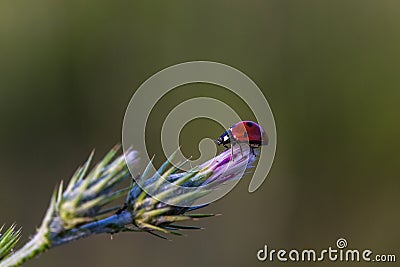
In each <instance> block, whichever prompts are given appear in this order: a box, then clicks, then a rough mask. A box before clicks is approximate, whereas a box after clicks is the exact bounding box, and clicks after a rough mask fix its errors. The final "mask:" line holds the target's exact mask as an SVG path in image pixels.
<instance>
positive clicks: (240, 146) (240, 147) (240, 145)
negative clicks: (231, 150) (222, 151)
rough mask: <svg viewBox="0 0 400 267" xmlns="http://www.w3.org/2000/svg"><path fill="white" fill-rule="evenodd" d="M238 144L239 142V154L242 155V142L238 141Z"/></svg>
mask: <svg viewBox="0 0 400 267" xmlns="http://www.w3.org/2000/svg"><path fill="white" fill-rule="evenodd" d="M238 144H239V149H240V155H241V156H242V157H243V152H242V144H241V143H238Z"/></svg>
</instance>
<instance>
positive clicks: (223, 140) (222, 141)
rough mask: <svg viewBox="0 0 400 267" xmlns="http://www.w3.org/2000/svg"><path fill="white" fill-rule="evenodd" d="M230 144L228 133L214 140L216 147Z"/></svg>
mask: <svg viewBox="0 0 400 267" xmlns="http://www.w3.org/2000/svg"><path fill="white" fill-rule="evenodd" d="M230 142H231V140H230V138H229V133H228V131H226V132H224V133H223V134H221V136H220V137H218V139H217V140H216V143H217V145H226V144H229V143H230Z"/></svg>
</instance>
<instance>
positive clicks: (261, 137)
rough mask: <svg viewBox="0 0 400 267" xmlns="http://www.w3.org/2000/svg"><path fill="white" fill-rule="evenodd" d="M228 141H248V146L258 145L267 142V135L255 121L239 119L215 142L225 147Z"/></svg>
mask: <svg viewBox="0 0 400 267" xmlns="http://www.w3.org/2000/svg"><path fill="white" fill-rule="evenodd" d="M229 143H248V144H249V145H250V147H259V146H263V145H267V144H268V136H267V134H266V132H265V131H264V129H263V128H262V127H261V126H260V125H258V124H257V123H255V122H253V121H240V122H238V123H236V124H234V125H232V127H230V128H229V129H228V130H227V131H226V132H224V133H223V134H222V135H221V136H220V137H219V138H218V139H217V144H218V145H223V146H224V147H226V148H228V147H227V146H226V145H227V144H229Z"/></svg>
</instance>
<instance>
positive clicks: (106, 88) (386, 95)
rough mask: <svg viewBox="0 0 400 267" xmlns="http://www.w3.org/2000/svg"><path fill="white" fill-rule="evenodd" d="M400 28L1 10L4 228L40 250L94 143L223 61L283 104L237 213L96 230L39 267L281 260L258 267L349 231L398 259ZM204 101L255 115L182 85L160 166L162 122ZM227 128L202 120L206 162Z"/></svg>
mask: <svg viewBox="0 0 400 267" xmlns="http://www.w3.org/2000/svg"><path fill="white" fill-rule="evenodd" d="M399 25H400V2H399V1H395V0H394V1H389V0H388V1H386V0H382V1H375V0H359V1H355V0H351V1H349V0H332V1H318V0H313V1H282V0H275V1H251V2H246V1H208V0H207V1H163V2H161V1H159V2H157V3H156V2H153V1H121V0H117V1H76V0H69V1H49V0H38V1H27V0H21V1H12V0H2V1H1V2H0V125H1V126H0V151H1V153H0V173H1V175H0V223H7V224H10V223H12V222H17V223H18V225H21V226H23V239H22V243H23V242H24V241H26V240H28V238H29V236H30V235H31V234H33V233H34V231H35V228H36V227H37V226H38V225H39V224H40V221H41V219H42V216H43V214H44V212H45V209H46V207H47V204H48V202H49V198H50V194H51V193H52V190H53V188H54V186H55V185H56V184H57V183H58V182H59V181H60V180H61V179H68V178H69V177H70V176H71V175H72V173H73V171H74V170H75V168H76V167H77V166H78V165H79V164H80V163H81V162H83V161H84V159H85V158H86V157H87V155H88V154H89V152H90V150H91V149H92V148H96V152H97V156H96V159H99V158H100V157H101V156H102V155H103V154H104V153H105V152H106V151H107V150H108V149H110V148H111V147H112V146H113V145H114V144H116V143H119V142H121V128H122V120H123V115H124V112H125V108H126V106H127V104H128V102H129V99H130V97H131V96H132V95H133V93H134V92H135V90H136V88H138V86H139V85H140V84H141V83H142V82H143V81H145V80H146V79H147V78H148V77H149V76H151V75H152V74H154V73H155V72H157V71H159V70H161V69H163V68H165V67H167V66H170V65H173V64H176V63H181V62H185V61H190V60H211V61H218V62H221V63H225V64H228V65H231V66H233V67H235V68H238V69H240V70H241V71H243V72H244V73H246V74H247V75H248V76H250V77H251V78H252V79H253V80H254V81H255V82H256V83H257V84H258V85H259V87H260V88H261V89H262V90H263V92H264V94H265V96H266V97H267V99H268V100H269V103H270V105H271V108H272V109H273V112H274V115H275V118H276V124H277V130H278V147H277V153H276V159H275V163H274V165H273V168H272V170H271V172H270V174H269V176H268V179H267V181H266V182H265V183H264V184H263V186H262V187H261V188H260V189H259V190H258V191H256V192H255V193H253V194H249V193H248V192H247V186H248V181H249V180H248V179H250V177H247V178H246V179H245V180H244V181H242V182H241V183H240V184H239V186H237V187H236V188H235V189H234V190H233V191H232V192H231V193H230V194H228V195H227V196H226V197H224V198H223V199H221V200H219V201H218V202H216V203H214V204H213V205H211V206H210V207H208V208H207V210H208V211H210V212H216V213H222V214H223V216H219V217H216V218H211V219H206V220H201V221H199V222H198V224H199V225H201V226H203V227H205V228H206V229H205V230H203V231H194V232H189V233H188V236H187V237H173V241H172V242H168V241H163V240H161V239H158V238H155V237H153V236H150V235H147V234H144V233H143V234H142V233H137V234H120V235H116V236H114V239H113V240H110V237H109V236H106V235H103V236H96V237H91V238H89V239H86V240H82V241H79V242H76V243H72V244H68V245H65V246H63V247H59V248H56V249H54V250H51V251H49V252H47V253H46V254H44V255H42V256H40V258H39V259H35V260H32V261H30V262H28V263H26V265H25V266H60V267H61V266H139V265H140V266H189V265H190V266H262V265H266V264H268V265H270V266H272V265H275V264H277V263H276V262H275V263H260V262H258V261H257V259H256V252H257V251H258V250H259V249H260V248H262V246H263V245H264V244H267V245H269V246H270V247H273V248H285V249H291V248H299V249H302V248H315V249H323V248H326V247H328V246H335V242H336V240H337V239H338V238H339V237H345V238H346V239H347V241H348V242H349V246H350V247H352V248H359V249H364V248H369V249H371V250H373V251H375V252H377V253H379V252H380V253H392V254H396V255H397V258H399V257H400V241H399V240H400V228H399V225H400V214H399V208H398V206H399V203H400V194H399V193H400V191H399V190H400V180H399V177H400V175H399V162H400V152H399V151H400V139H399V137H400V125H399V114H400V90H399V88H400V75H399V69H400V49H399V47H400V30H399ZM195 96H209V97H215V98H217V99H220V100H222V101H224V102H226V103H227V104H229V105H230V106H232V107H234V108H236V110H237V112H238V113H239V114H241V115H242V116H243V117H244V118H252V117H251V116H252V115H251V110H250V108H249V107H247V106H246V105H245V104H244V103H243V102H242V101H241V100H240V99H238V98H237V97H236V96H235V95H233V94H231V93H229V92H228V91H226V90H224V89H221V88H219V89H218V88H217V89H216V88H215V87H212V86H211V85H190V86H185V87H182V88H178V89H176V90H175V91H173V92H171V93H170V94H168V95H167V96H166V97H165V98H164V99H162V101H160V103H159V104H158V105H157V106H156V110H155V112H154V114H152V117H151V120H150V123H149V128H148V139H149V141H148V143H147V144H148V148H149V150H150V151H151V152H152V153H155V154H156V155H157V158H156V159H157V160H156V163H157V164H159V163H160V162H162V160H163V155H162V150H161V147H160V129H161V125H162V119H163V117H164V116H166V114H167V113H168V111H169V110H171V109H172V108H173V107H174V106H175V105H177V104H179V103H180V102H182V101H184V100H186V99H190V98H192V97H195ZM222 131H223V129H222V128H221V127H220V126H219V125H218V124H216V123H214V122H211V121H207V120H196V121H193V122H191V123H189V124H187V126H186V127H185V128H184V129H183V131H182V134H181V136H180V140H181V144H182V149H183V151H184V152H185V154H186V155H193V156H194V157H196V156H198V155H199V151H198V149H197V144H198V142H199V141H200V140H201V139H202V138H204V137H216V136H218V135H219V134H220V133H221V132H222ZM261 164H262V163H261ZM398 260H399V259H398ZM277 265H282V266H285V265H287V266H290V265H291V264H290V263H280V264H277ZM296 265H297V266H308V265H309V264H308V263H296ZM315 265H318V264H315ZM339 265H342V264H341V263H330V262H328V261H325V262H323V263H320V264H319V265H318V266H339ZM354 265H356V264H354ZM362 265H368V266H372V265H371V264H366V263H359V266H362ZM382 265H387V266H394V265H395V264H388V263H386V264H382Z"/></svg>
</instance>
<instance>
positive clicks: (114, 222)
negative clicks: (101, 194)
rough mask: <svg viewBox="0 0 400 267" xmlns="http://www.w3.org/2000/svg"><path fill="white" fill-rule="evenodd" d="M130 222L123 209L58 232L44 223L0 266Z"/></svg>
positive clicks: (129, 216)
mask: <svg viewBox="0 0 400 267" xmlns="http://www.w3.org/2000/svg"><path fill="white" fill-rule="evenodd" d="M131 222H132V218H131V214H130V213H129V212H128V211H123V212H121V213H120V214H114V215H111V216H109V217H107V218H105V219H102V220H99V221H95V222H91V223H88V224H84V225H82V226H79V227H76V228H73V229H70V230H67V231H62V232H60V233H51V232H50V229H49V228H50V227H49V226H48V225H47V224H44V225H47V226H46V227H41V228H40V229H39V231H38V232H37V233H36V235H35V236H34V237H33V238H32V239H31V240H30V241H29V242H28V243H26V244H25V246H23V247H22V248H21V249H19V250H18V251H16V252H15V253H13V254H11V255H10V256H9V257H8V258H6V259H4V260H3V261H1V262H0V267H12V266H19V265H21V264H22V263H24V262H26V261H27V260H29V259H31V258H33V257H35V256H37V255H39V254H40V253H42V252H44V251H46V250H47V249H50V248H53V247H57V246H60V245H63V244H66V243H69V242H72V241H75V240H78V239H82V238H85V237H88V236H91V235H94V234H103V233H110V234H112V233H116V232H120V231H122V230H125V229H126V225H129V224H130V223H131Z"/></svg>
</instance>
